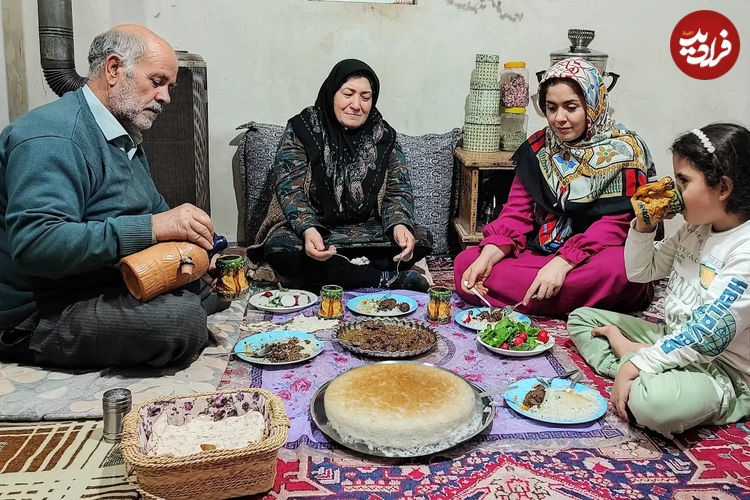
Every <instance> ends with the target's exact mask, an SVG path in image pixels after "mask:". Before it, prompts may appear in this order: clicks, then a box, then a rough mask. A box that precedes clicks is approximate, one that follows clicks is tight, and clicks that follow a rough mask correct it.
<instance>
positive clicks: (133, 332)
mask: <svg viewBox="0 0 750 500" xmlns="http://www.w3.org/2000/svg"><path fill="white" fill-rule="evenodd" d="M228 306H229V302H222V301H219V300H218V298H217V297H216V295H215V294H212V293H211V289H210V287H209V286H208V285H207V284H206V283H205V282H204V281H203V280H197V281H194V282H193V283H190V284H189V285H187V286H185V287H183V288H181V289H178V290H173V291H171V292H168V293H165V294H162V295H160V296H158V297H156V298H154V299H152V300H151V301H149V302H140V301H139V300H137V299H135V298H133V296H132V295H130V293H129V292H128V291H127V289H126V288H125V286H124V285H123V286H116V287H112V288H106V289H103V290H102V291H101V292H100V293H99V294H98V295H94V296H90V297H87V298H84V299H81V300H74V301H71V300H70V299H67V300H65V301H64V302H62V301H46V302H41V303H40V309H39V310H38V311H37V312H35V313H34V314H33V315H32V316H31V317H29V318H27V319H26V320H24V321H23V322H21V323H20V324H19V325H16V327H15V328H12V329H7V330H5V331H2V330H0V358H2V359H3V360H4V361H15V362H20V363H29V364H35V365H42V366H50V367H57V368H83V369H98V368H105V367H134V366H144V365H145V366H151V367H166V366H170V367H175V368H182V367H185V366H188V365H189V364H190V363H191V362H192V361H193V360H194V359H195V358H196V357H197V356H198V355H199V354H200V352H201V350H202V349H203V348H204V347H205V346H206V344H207V343H208V327H207V326H206V317H207V315H209V314H212V313H214V312H218V311H220V310H223V309H226V308H227V307H228Z"/></svg>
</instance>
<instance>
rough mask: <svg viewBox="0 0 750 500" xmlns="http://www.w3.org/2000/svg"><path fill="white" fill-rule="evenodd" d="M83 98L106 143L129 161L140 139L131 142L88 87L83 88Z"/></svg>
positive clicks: (118, 123)
mask: <svg viewBox="0 0 750 500" xmlns="http://www.w3.org/2000/svg"><path fill="white" fill-rule="evenodd" d="M83 97H85V98H86V103H87V104H88V105H89V109H90V110H91V113H92V114H93V115H94V119H95V120H96V124H97V125H99V128H100V129H101V131H102V133H103V134H104V137H105V138H106V139H107V142H110V143H112V144H113V145H114V146H115V147H117V148H119V149H121V150H122V151H124V152H125V153H126V154H127V155H128V158H130V159H131V160H132V159H133V156H135V153H136V151H137V150H138V144H140V143H141V139H138V140H137V141H136V140H133V138H132V137H131V136H130V134H128V132H127V131H126V130H125V128H124V127H123V126H122V124H121V123H120V122H119V121H117V118H115V116H114V115H113V114H112V113H111V112H110V111H109V110H108V109H107V108H106V106H104V104H102V102H101V101H100V100H99V98H98V97H96V95H95V94H94V93H93V92H92V91H91V89H90V88H89V86H88V85H84V86H83Z"/></svg>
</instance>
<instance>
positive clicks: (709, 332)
mask: <svg viewBox="0 0 750 500" xmlns="http://www.w3.org/2000/svg"><path fill="white" fill-rule="evenodd" d="M672 154H673V157H672V158H673V165H674V176H675V181H676V184H677V189H679V191H680V192H681V194H682V198H683V201H684V211H683V214H682V215H683V217H684V218H685V224H684V225H683V226H682V227H681V228H680V229H679V230H678V231H677V232H676V233H675V234H673V235H672V236H670V237H669V238H667V239H665V240H664V241H660V242H658V243H656V244H654V229H655V226H654V225H652V226H647V225H646V224H645V223H644V222H643V220H641V219H640V218H637V219H636V220H635V221H634V222H633V223H631V228H630V232H629V234H628V238H627V241H626V244H625V266H626V270H627V274H628V278H629V279H630V280H632V281H635V282H641V283H645V282H648V281H652V280H657V279H661V278H665V277H667V276H668V277H669V283H668V286H667V296H666V301H665V313H666V325H657V324H654V323H650V322H648V321H645V320H642V319H637V318H633V317H631V316H626V315H623V314H617V313H614V312H609V311H603V310H599V309H592V308H581V309H577V310H575V311H573V313H571V315H570V318H569V321H568V330H569V331H570V334H571V337H572V339H573V342H575V344H576V347H578V350H579V351H580V352H581V355H582V356H583V358H584V359H585V360H586V362H587V363H589V364H590V365H591V366H593V367H594V369H595V370H596V371H597V372H598V373H600V374H602V375H606V376H609V377H614V379H615V381H614V385H613V387H612V396H611V399H612V402H613V403H614V405H615V407H616V409H617V412H618V413H619V414H620V416H621V417H622V418H624V419H625V420H628V414H627V410H626V408H629V409H630V412H631V413H632V415H633V417H635V420H636V422H638V423H639V424H641V425H643V426H645V427H648V428H650V429H653V430H655V431H657V432H659V433H661V434H663V435H664V436H667V437H669V438H671V437H672V436H673V435H674V434H677V433H681V432H683V431H684V430H685V429H688V428H690V427H693V426H696V425H701V424H725V423H729V422H736V421H738V420H741V419H743V418H745V417H747V416H748V415H750V290H748V283H750V222H748V220H750V131H748V130H747V129H746V128H744V127H742V126H739V125H733V124H729V123H717V124H714V125H709V126H707V127H703V128H702V129H693V130H692V131H691V132H688V133H686V134H685V135H683V136H681V137H679V138H678V139H677V140H676V141H675V142H674V144H672ZM657 222H658V221H651V223H652V224H656V223H657Z"/></svg>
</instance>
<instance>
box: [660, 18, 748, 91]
mask: <svg viewBox="0 0 750 500" xmlns="http://www.w3.org/2000/svg"><path fill="white" fill-rule="evenodd" d="M669 49H670V50H671V52H672V59H674V62H675V64H677V67H678V68H680V70H682V72H683V73H685V74H686V75H688V76H692V77H693V78H697V79H698V80H712V79H714V78H718V77H720V76H721V75H723V74H724V73H726V72H727V71H729V70H730V69H731V68H732V66H734V63H735V62H736V61H737V57H738V56H739V54H740V35H739V33H737V28H735V27H734V24H732V21H730V20H729V19H728V18H727V17H726V16H723V15H722V14H719V13H718V12H715V11H713V10H697V11H695V12H691V13H690V14H688V15H687V16H685V17H683V18H682V19H680V22H679V23H677V26H675V27H674V31H672V38H671V39H670V40H669Z"/></svg>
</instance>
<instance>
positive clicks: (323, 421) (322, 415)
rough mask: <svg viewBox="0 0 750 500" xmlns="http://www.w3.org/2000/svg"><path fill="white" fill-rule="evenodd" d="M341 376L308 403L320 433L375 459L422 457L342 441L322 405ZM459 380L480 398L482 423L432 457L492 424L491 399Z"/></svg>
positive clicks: (474, 387) (493, 415)
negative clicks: (328, 392) (331, 386)
mask: <svg viewBox="0 0 750 500" xmlns="http://www.w3.org/2000/svg"><path fill="white" fill-rule="evenodd" d="M386 363H388V364H395V363H411V364H415V365H423V366H432V367H434V368H438V369H440V370H445V368H442V367H440V366H436V365H433V364H430V363H420V362H419V361H405V360H404V361H380V362H378V363H377V364H386ZM446 371H450V370H446ZM344 373H346V372H344ZM450 373H453V372H450ZM341 375H342V374H339V375H337V376H336V377H334V378H332V379H331V380H329V381H328V382H326V383H324V384H323V385H321V386H320V387H319V388H318V390H317V391H315V394H313V397H312V400H311V401H310V415H311V416H312V420H313V422H315V425H316V426H318V429H320V430H321V432H323V434H325V435H326V436H327V437H328V438H330V439H331V440H333V441H335V442H336V443H338V444H340V445H341V446H344V447H346V448H349V449H350V450H354V451H357V452H359V453H364V454H366V455H372V456H376V457H390V458H413V457H419V456H423V455H421V454H410V453H408V450H404V453H403V454H385V453H384V452H382V451H380V450H378V449H372V448H370V447H369V446H367V445H366V444H364V443H357V442H354V443H352V442H349V441H346V440H344V439H343V438H342V437H341V436H340V435H339V433H338V432H336V431H335V430H334V429H333V428H332V427H331V426H330V425H329V423H328V416H327V415H326V410H325V404H324V399H325V393H326V389H327V388H328V386H329V385H330V384H331V382H333V381H334V380H336V378H337V377H339V376H341ZM453 375H456V376H457V377H461V375H458V374H456V373H453ZM461 378H462V379H463V380H465V381H466V382H467V383H468V384H469V385H470V386H471V388H472V389H473V390H474V392H475V393H476V396H477V397H478V398H480V402H481V406H479V405H478V409H477V411H481V412H482V422H481V424H480V425H479V428H478V429H477V430H476V431H475V432H474V433H472V434H471V435H469V436H466V438H464V439H462V440H461V441H459V442H456V443H451V444H448V445H446V446H445V448H442V449H439V450H435V451H433V452H431V453H430V455H434V454H435V453H441V452H443V451H445V450H448V449H450V448H453V447H455V446H458V445H459V444H461V443H464V442H466V441H468V440H469V439H472V438H473V437H475V436H477V435H478V434H480V433H481V432H483V431H484V430H485V429H487V428H488V427H489V426H490V425H491V424H492V420H493V419H494V417H495V405H494V404H493V401H492V397H491V396H490V395H489V394H487V393H486V392H485V391H484V389H482V388H481V387H479V386H477V385H475V384H474V383H472V382H471V381H470V380H466V379H465V378H464V377H461ZM475 415H476V414H475Z"/></svg>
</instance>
